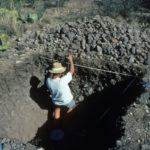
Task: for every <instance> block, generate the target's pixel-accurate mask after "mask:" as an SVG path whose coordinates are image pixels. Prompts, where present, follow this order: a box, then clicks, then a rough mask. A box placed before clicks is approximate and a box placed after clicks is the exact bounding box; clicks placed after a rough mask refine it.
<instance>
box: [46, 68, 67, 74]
mask: <svg viewBox="0 0 150 150" xmlns="http://www.w3.org/2000/svg"><path fill="white" fill-rule="evenodd" d="M65 71H66V67H63V68H62V69H60V70H49V72H50V73H63V72H65Z"/></svg>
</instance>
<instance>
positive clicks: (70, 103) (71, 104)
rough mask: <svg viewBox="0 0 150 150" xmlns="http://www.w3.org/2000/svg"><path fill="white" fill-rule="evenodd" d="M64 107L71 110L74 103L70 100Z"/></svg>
mask: <svg viewBox="0 0 150 150" xmlns="http://www.w3.org/2000/svg"><path fill="white" fill-rule="evenodd" d="M65 106H67V107H68V108H71V107H73V106H75V101H74V100H71V102H69V103H68V104H66V105H65Z"/></svg>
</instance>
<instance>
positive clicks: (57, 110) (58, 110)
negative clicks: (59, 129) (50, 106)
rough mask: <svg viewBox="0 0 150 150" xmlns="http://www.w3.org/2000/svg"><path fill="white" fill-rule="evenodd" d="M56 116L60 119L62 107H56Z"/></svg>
mask: <svg viewBox="0 0 150 150" xmlns="http://www.w3.org/2000/svg"><path fill="white" fill-rule="evenodd" d="M54 118H55V119H59V118H60V108H59V107H56V108H55V110H54Z"/></svg>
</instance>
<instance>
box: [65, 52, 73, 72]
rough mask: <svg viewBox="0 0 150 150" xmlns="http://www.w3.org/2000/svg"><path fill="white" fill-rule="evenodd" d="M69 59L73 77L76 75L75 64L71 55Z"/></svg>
mask: <svg viewBox="0 0 150 150" xmlns="http://www.w3.org/2000/svg"><path fill="white" fill-rule="evenodd" d="M67 59H68V60H69V61H70V73H71V74H72V75H73V74H74V63H73V59H72V56H71V55H70V56H69V57H67Z"/></svg>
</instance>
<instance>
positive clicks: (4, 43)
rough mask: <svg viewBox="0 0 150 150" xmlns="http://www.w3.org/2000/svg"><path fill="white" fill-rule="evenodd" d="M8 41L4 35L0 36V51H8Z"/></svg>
mask: <svg viewBox="0 0 150 150" xmlns="http://www.w3.org/2000/svg"><path fill="white" fill-rule="evenodd" d="M8 40H9V37H8V35H7V34H6V33H1V34H0V50H7V49H8Z"/></svg>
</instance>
